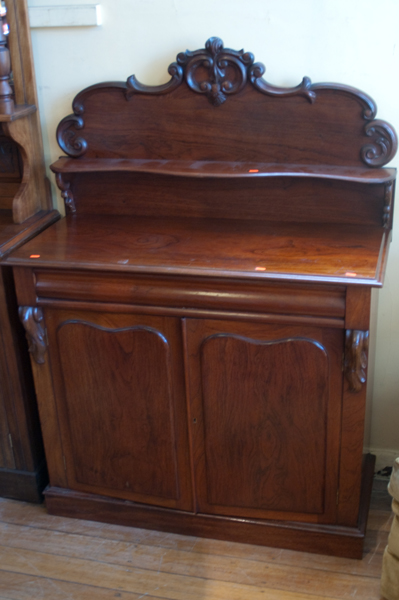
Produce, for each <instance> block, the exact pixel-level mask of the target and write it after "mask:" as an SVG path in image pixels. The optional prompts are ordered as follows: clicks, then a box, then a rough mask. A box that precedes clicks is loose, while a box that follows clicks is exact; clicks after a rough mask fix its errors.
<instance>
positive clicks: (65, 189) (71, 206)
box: [55, 173, 76, 214]
mask: <svg viewBox="0 0 399 600" xmlns="http://www.w3.org/2000/svg"><path fill="white" fill-rule="evenodd" d="M55 181H56V183H57V186H58V188H59V189H60V190H61V196H62V197H63V199H64V203H65V210H66V211H67V212H68V213H71V214H74V213H76V206H75V200H74V199H73V194H72V192H71V182H70V181H64V180H63V179H62V173H56V174H55Z"/></svg>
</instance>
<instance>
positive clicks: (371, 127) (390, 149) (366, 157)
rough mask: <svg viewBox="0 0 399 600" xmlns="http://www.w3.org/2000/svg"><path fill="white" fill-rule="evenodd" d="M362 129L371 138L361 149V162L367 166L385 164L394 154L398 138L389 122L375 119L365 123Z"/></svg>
mask: <svg viewBox="0 0 399 600" xmlns="http://www.w3.org/2000/svg"><path fill="white" fill-rule="evenodd" d="M364 131H365V134H366V135H367V136H369V137H372V138H373V140H372V141H371V142H370V144H366V145H365V146H363V148H362V149H361V153H360V155H361V157H362V160H363V162H365V163H366V165H368V166H369V167H381V166H383V165H385V164H386V163H387V162H389V161H390V160H391V159H392V158H393V157H394V156H395V153H396V150H397V149H398V138H397V136H396V132H395V130H394V128H393V127H392V126H391V125H390V124H389V123H386V122H385V121H380V120H378V119H377V120H375V121H371V123H367V125H366V126H365V128H364Z"/></svg>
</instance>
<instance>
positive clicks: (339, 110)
mask: <svg viewBox="0 0 399 600" xmlns="http://www.w3.org/2000/svg"><path fill="white" fill-rule="evenodd" d="M264 72H265V68H264V66H263V65H262V64H261V63H255V62H254V57H253V55H252V54H251V53H249V52H246V53H244V51H238V52H237V51H235V50H230V49H225V48H223V42H222V41H221V40H220V39H218V38H210V39H209V40H208V41H207V43H206V46H205V48H204V49H202V50H197V51H195V52H190V51H187V52H185V53H180V54H178V56H177V59H176V62H175V63H172V64H171V65H170V66H169V74H170V75H171V79H170V81H169V83H167V84H164V85H161V86H145V85H142V84H141V83H139V82H138V81H137V79H136V78H135V77H134V75H133V76H131V77H129V78H128V80H127V82H126V83H123V82H110V83H103V84H99V85H95V86H92V87H89V88H87V89H85V90H83V91H82V92H80V93H79V94H78V95H77V96H76V98H75V100H74V102H73V110H74V114H73V115H69V116H68V117H66V118H65V119H63V120H62V121H61V123H60V125H59V127H58V131H57V138H58V142H59V144H60V146H61V148H62V149H63V150H64V151H65V152H66V154H68V155H69V156H72V157H80V156H85V157H92V158H93V157H97V158H99V157H100V158H104V157H106V158H118V157H124V158H150V159H151V158H154V159H155V158H156V159H185V160H224V161H246V160H247V161H253V160H257V161H263V162H272V163H274V162H277V163H294V164H295V163H297V164H311V165H317V164H329V165H342V166H345V165H348V166H373V167H378V166H382V165H384V164H386V163H387V162H388V161H389V160H391V159H392V157H393V156H394V154H395V152H396V148H397V137H396V133H395V131H394V129H393V128H392V127H391V126H390V125H389V124H388V123H386V122H384V121H380V120H376V119H375V116H376V111H377V107H376V105H375V103H374V101H373V100H372V99H371V98H370V97H369V96H367V95H366V94H364V93H363V92H360V91H359V90H356V89H354V88H350V87H348V86H344V85H340V84H312V83H311V82H310V80H309V79H308V78H306V77H305V78H304V79H303V81H302V83H301V84H299V85H298V86H297V87H294V88H279V87H275V86H272V85H270V84H268V83H267V82H266V81H265V80H264V79H263V74H264Z"/></svg>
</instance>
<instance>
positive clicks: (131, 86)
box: [126, 62, 183, 99]
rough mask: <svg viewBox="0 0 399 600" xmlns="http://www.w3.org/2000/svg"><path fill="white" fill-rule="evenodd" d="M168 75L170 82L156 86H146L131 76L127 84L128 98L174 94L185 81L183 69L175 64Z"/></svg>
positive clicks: (169, 69) (171, 65) (170, 67)
mask: <svg viewBox="0 0 399 600" xmlns="http://www.w3.org/2000/svg"><path fill="white" fill-rule="evenodd" d="M168 73H169V75H170V76H171V79H170V81H168V82H167V83H164V84H163V85H156V86H153V85H144V84H143V83H140V82H139V81H138V80H137V78H136V76H135V75H131V76H130V77H128V80H127V82H126V87H127V90H126V98H127V99H129V98H130V97H131V96H133V94H167V93H169V92H172V91H173V90H174V89H176V88H177V87H178V86H179V85H180V84H181V82H182V81H183V69H182V68H181V67H180V66H179V65H178V64H177V63H175V62H174V63H172V64H170V65H169V68H168Z"/></svg>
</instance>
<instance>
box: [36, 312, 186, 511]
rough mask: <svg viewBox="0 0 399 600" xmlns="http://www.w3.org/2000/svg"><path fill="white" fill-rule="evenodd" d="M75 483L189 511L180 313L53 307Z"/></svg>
mask: <svg viewBox="0 0 399 600" xmlns="http://www.w3.org/2000/svg"><path fill="white" fill-rule="evenodd" d="M45 321H46V326H47V331H48V338H49V356H50V363H51V369H52V374H53V379H54V388H55V397H56V403H57V410H58V415H59V426H60V430H61V436H62V443H63V452H64V456H65V464H66V473H67V480H68V486H69V487H70V488H71V489H74V490H81V491H87V492H94V493H98V494H102V495H108V496H115V497H119V498H126V499H130V500H135V501H137V502H144V503H151V504H156V505H160V506H167V507H174V508H176V507H178V508H182V509H187V510H190V509H191V508H192V495H191V489H190V468H189V459H188V454H189V453H188V442H187V419H186V403H185V393H184V375H183V372H182V347H181V324H180V322H179V320H178V319H174V318H162V317H151V316H138V315H123V314H112V313H107V314H104V313H99V312H83V311H73V310H68V311H67V310H65V311H64V310H54V309H48V310H47V311H46V312H45Z"/></svg>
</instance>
